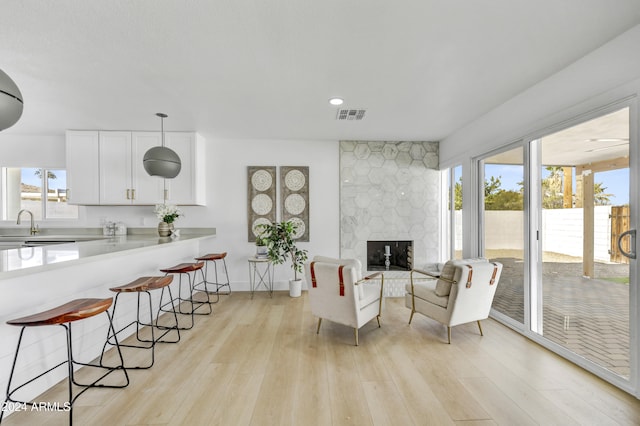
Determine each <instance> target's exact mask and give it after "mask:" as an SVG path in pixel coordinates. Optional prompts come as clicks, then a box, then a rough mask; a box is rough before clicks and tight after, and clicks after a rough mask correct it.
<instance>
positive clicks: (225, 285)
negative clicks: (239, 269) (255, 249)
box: [213, 258, 231, 295]
mask: <svg viewBox="0 0 640 426" xmlns="http://www.w3.org/2000/svg"><path fill="white" fill-rule="evenodd" d="M213 264H214V265H215V269H216V287H217V288H216V292H218V294H223V295H231V283H230V282H229V271H228V270H227V262H226V260H225V259H224V258H223V259H222V264H223V265H224V274H225V276H226V277H227V282H226V283H220V282H219V281H218V263H217V262H214V263H213ZM224 287H229V291H228V292H226V293H220V289H221V288H224Z"/></svg>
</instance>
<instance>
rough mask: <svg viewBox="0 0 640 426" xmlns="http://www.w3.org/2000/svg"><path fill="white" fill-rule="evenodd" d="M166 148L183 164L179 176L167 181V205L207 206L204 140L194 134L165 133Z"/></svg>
mask: <svg viewBox="0 0 640 426" xmlns="http://www.w3.org/2000/svg"><path fill="white" fill-rule="evenodd" d="M165 146H166V147H167V148H171V149H172V150H174V151H175V152H176V154H178V156H179V157H180V161H181V162H182V167H181V169H180V173H179V174H178V176H176V177H175V178H173V179H165V188H166V203H168V204H181V205H189V204H191V205H205V204H206V192H205V182H206V178H205V167H204V163H205V161H204V160H205V153H204V139H203V138H202V137H201V136H200V135H198V134H197V133H192V132H165Z"/></svg>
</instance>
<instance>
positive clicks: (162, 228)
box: [158, 222, 171, 237]
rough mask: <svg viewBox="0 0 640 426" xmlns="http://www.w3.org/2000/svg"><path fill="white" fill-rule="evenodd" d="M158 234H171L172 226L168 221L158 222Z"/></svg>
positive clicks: (166, 235) (165, 235)
mask: <svg viewBox="0 0 640 426" xmlns="http://www.w3.org/2000/svg"><path fill="white" fill-rule="evenodd" d="M158 235H160V236H161V237H168V236H169V235H171V227H170V225H169V224H168V223H167V222H160V223H158Z"/></svg>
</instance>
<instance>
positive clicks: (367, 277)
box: [363, 272, 384, 280]
mask: <svg viewBox="0 0 640 426" xmlns="http://www.w3.org/2000/svg"><path fill="white" fill-rule="evenodd" d="M380 275H381V276H382V278H383V279H384V274H383V273H382V272H374V273H373V274H371V275H367V276H366V277H364V278H363V280H372V279H374V278H376V277H378V276H380Z"/></svg>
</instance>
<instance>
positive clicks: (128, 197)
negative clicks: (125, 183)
mask: <svg viewBox="0 0 640 426" xmlns="http://www.w3.org/2000/svg"><path fill="white" fill-rule="evenodd" d="M129 191H130V189H129V188H127V200H130V199H131V197H130V195H129Z"/></svg>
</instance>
